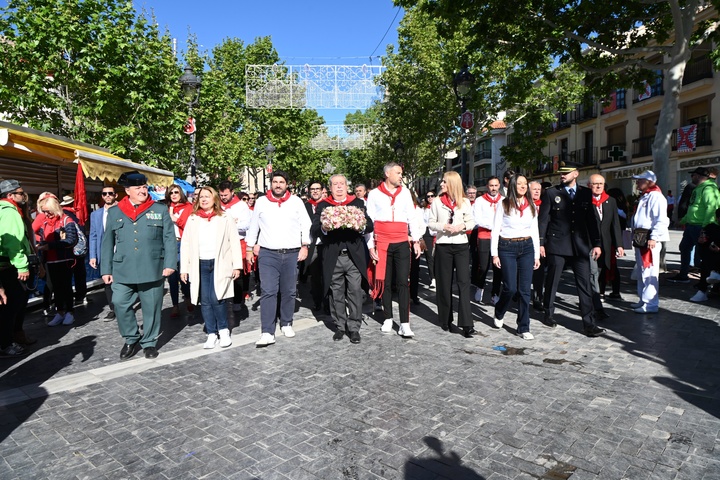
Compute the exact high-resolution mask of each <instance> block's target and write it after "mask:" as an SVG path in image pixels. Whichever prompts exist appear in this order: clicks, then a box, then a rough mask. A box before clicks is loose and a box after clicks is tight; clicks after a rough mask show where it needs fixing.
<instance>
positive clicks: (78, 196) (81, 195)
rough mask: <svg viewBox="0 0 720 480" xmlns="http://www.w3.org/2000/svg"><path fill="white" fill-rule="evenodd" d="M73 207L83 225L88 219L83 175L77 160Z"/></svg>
mask: <svg viewBox="0 0 720 480" xmlns="http://www.w3.org/2000/svg"><path fill="white" fill-rule="evenodd" d="M73 209H74V210H75V215H77V217H78V220H79V221H80V225H83V226H84V225H85V223H87V220H88V211H87V196H86V195H85V175H83V169H82V165H80V162H78V169H77V175H75V200H74V201H73Z"/></svg>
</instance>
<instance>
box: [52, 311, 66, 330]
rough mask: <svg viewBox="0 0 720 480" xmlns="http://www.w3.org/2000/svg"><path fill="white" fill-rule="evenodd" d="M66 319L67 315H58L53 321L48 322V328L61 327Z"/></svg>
mask: <svg viewBox="0 0 720 480" xmlns="http://www.w3.org/2000/svg"><path fill="white" fill-rule="evenodd" d="M64 319H65V315H62V314H60V313H56V314H55V316H54V317H53V319H52V320H50V321H49V322H48V327H57V326H58V325H60V324H61V323H62V322H63V320H64Z"/></svg>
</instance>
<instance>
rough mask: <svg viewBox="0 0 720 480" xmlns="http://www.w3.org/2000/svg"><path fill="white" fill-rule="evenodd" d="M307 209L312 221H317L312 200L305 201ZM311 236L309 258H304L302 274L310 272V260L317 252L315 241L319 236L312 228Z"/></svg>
mask: <svg viewBox="0 0 720 480" xmlns="http://www.w3.org/2000/svg"><path fill="white" fill-rule="evenodd" d="M319 205H320V204H319V203H318V206H319ZM305 210H307V213H308V217H310V221H311V222H314V221H315V212H313V206H312V204H311V203H310V202H305ZM310 236H311V237H312V242H311V243H310V245H308V255H307V259H306V260H303V262H302V265H301V268H302V270H301V271H300V274H301V275H309V274H310V272H309V271H308V269H309V268H310V260H311V259H312V258H313V252H315V249H316V248H317V245H316V243H315V241H316V240H317V238H318V237H316V236H315V234H314V233H312V230H310ZM319 254H320V252H318V255H319Z"/></svg>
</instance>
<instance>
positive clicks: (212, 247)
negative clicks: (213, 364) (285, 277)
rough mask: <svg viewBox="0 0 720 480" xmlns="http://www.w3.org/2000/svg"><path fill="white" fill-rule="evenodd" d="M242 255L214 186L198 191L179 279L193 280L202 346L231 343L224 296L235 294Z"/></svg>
mask: <svg viewBox="0 0 720 480" xmlns="http://www.w3.org/2000/svg"><path fill="white" fill-rule="evenodd" d="M242 262H243V257H242V250H241V249H240V237H239V236H238V233H237V227H236V226H235V220H233V219H232V217H230V216H229V215H226V214H225V212H223V209H222V208H221V207H220V196H219V195H218V193H217V192H216V191H215V189H213V188H212V187H202V188H201V189H200V191H199V192H198V196H197V201H196V202H195V204H194V206H193V213H192V215H190V217H189V218H188V220H187V223H186V224H185V230H184V232H183V236H182V241H181V243H180V279H181V280H182V281H183V282H185V283H187V282H188V281H189V282H190V296H191V298H192V303H194V304H197V303H198V296H200V303H201V305H200V311H201V312H202V316H203V320H204V321H205V330H206V331H207V334H208V338H207V341H206V342H205V345H204V346H203V348H215V346H216V345H217V344H218V336H219V337H220V339H219V341H220V346H221V347H229V346H230V345H232V340H231V339H230V330H229V329H228V319H227V309H226V306H225V299H227V298H232V297H233V295H234V290H233V281H234V280H235V279H237V278H238V277H239V276H240V269H241V268H242V264H243V263H242Z"/></svg>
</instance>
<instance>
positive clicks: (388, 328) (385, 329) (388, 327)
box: [380, 318, 393, 333]
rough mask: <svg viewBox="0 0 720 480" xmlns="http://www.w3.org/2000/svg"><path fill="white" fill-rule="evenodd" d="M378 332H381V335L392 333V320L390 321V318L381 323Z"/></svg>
mask: <svg viewBox="0 0 720 480" xmlns="http://www.w3.org/2000/svg"><path fill="white" fill-rule="evenodd" d="M380 331H381V332H382V333H392V331H393V319H392V318H388V319H386V320H385V321H384V322H383V324H382V327H380Z"/></svg>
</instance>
